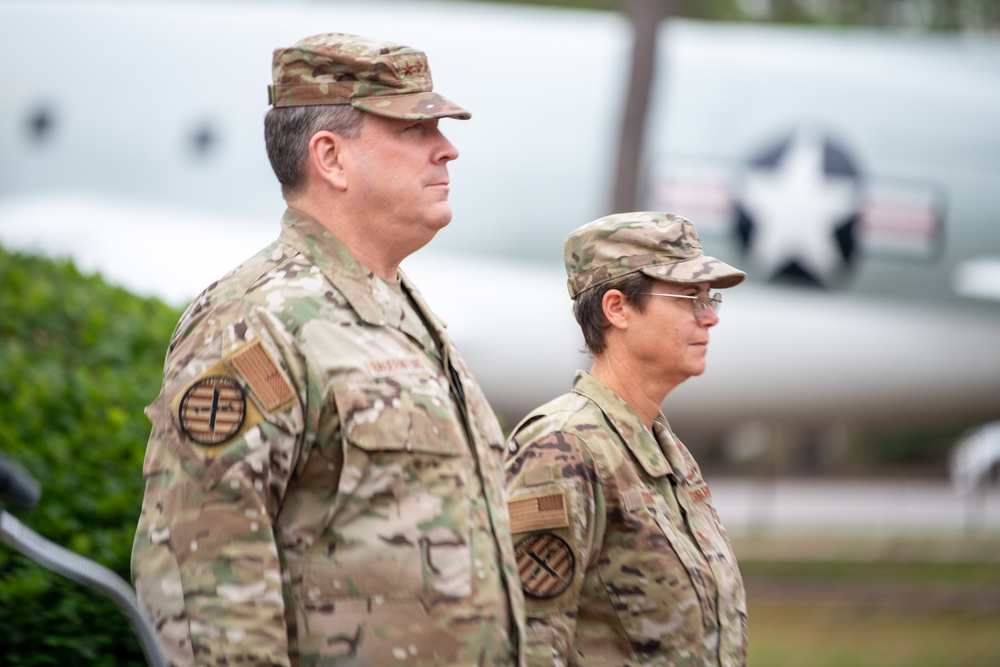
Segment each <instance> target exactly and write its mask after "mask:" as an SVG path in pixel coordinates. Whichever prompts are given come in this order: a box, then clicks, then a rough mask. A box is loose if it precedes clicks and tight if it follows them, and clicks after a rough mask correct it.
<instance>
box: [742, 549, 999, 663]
mask: <svg viewBox="0 0 1000 667" xmlns="http://www.w3.org/2000/svg"><path fill="white" fill-rule="evenodd" d="M734 548H735V549H736V553H737V556H738V557H739V558H740V569H741V570H742V572H743V576H744V579H745V581H746V586H747V599H748V613H749V624H750V649H749V657H748V666H749V667H793V666H794V667H803V666H804V667H955V666H957V665H961V666H962V667H987V666H988V667H996V666H997V665H1000V536H995V535H987V536H969V537H965V538H954V537H950V538H947V539H941V538H937V539H933V538H914V539H899V538H895V539H893V540H885V539H881V540H880V539H871V538H857V537H852V538H847V537H844V536H822V537H817V536H769V537H766V538H760V537H755V538H752V539H751V538H747V537H743V538H739V537H737V538H735V539H734Z"/></svg>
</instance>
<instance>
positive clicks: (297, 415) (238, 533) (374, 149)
mask: <svg viewBox="0 0 1000 667" xmlns="http://www.w3.org/2000/svg"><path fill="white" fill-rule="evenodd" d="M273 75H274V85H273V86H270V87H269V92H270V99H271V103H272V105H273V106H274V108H273V109H271V110H270V111H269V112H268V115H267V118H266V120H265V139H266V143H267V148H268V155H269V157H270V159H271V163H272V166H273V167H274V170H275V173H276V175H277V176H278V180H279V181H280V182H281V185H282V193H283V195H284V197H285V200H286V202H287V204H288V210H287V211H286V212H285V215H284V217H283V219H282V222H281V227H282V228H281V233H280V236H279V237H278V239H277V240H276V241H275V242H274V243H273V244H271V245H270V246H268V247H266V248H264V249H263V250H262V251H261V252H260V253H258V254H257V255H256V256H254V257H252V258H250V259H249V260H247V261H246V262H245V263H244V264H242V265H240V266H239V267H237V268H236V269H234V270H233V271H232V272H230V273H229V274H228V275H226V276H225V277H224V278H222V279H221V280H219V281H218V282H217V283H214V284H213V285H211V286H210V287H209V288H208V289H207V290H206V291H205V292H203V293H202V294H201V295H200V296H199V297H198V298H197V299H196V300H195V302H194V303H193V304H192V305H191V306H190V307H189V308H188V310H187V312H185V314H184V316H183V317H182V319H181V321H180V323H179V324H178V326H177V329H176V331H175V332H174V335H173V338H172V340H171V341H170V347H169V350H168V353H167V358H166V365H165V373H164V381H163V386H162V390H161V392H160V395H159V397H158V398H157V399H156V400H155V401H154V402H153V404H152V405H150V406H149V408H147V415H148V416H149V418H150V420H151V421H152V423H153V430H152V434H151V436H150V439H149V445H148V449H147V454H146V461H145V464H144V470H143V475H144V477H145V479H146V493H145V498H144V500H143V505H142V516H141V518H140V520H139V526H138V532H137V534H136V539H135V545H134V549H133V558H132V570H133V577H134V580H135V585H136V588H137V591H138V595H139V597H140V599H141V600H142V601H143V602H144V604H145V606H146V607H148V608H149V610H150V611H151V613H152V615H153V618H154V621H155V624H156V627H157V630H158V633H159V637H160V639H161V640H162V643H163V645H164V648H165V650H166V652H167V654H168V655H169V657H170V659H171V660H172V661H173V662H175V663H176V664H195V663H196V664H204V665H209V664H211V665H217V664H230V665H233V664H248V665H249V664H254V665H257V664H267V665H299V664H301V665H332V664H349V665H371V666H376V665H389V664H399V665H404V664H405V665H457V664H463V665H473V664H475V665H513V664H518V663H520V662H521V648H520V646H521V642H520V637H521V636H522V633H523V624H524V620H523V613H524V612H523V600H522V596H521V587H520V584H519V581H518V579H517V574H516V566H515V565H514V556H513V549H512V544H511V537H510V527H509V524H508V519H507V515H506V503H505V500H504V495H503V466H502V462H503V447H504V442H503V434H502V432H501V431H500V429H499V425H498V423H497V420H496V417H495V416H494V414H493V411H492V410H491V409H490V406H489V405H488V404H487V402H486V400H485V398H484V396H483V394H482V392H481V390H480V388H479V387H478V385H477V384H476V382H475V380H474V379H473V377H472V375H471V374H470V372H469V369H468V368H467V367H466V365H465V363H464V362H463V361H462V358H461V357H460V356H459V354H458V351H457V350H456V349H455V347H454V345H453V344H452V342H451V340H450V339H449V337H448V334H447V332H446V330H445V328H444V326H443V324H442V323H441V321H440V320H438V319H437V317H435V316H434V314H433V313H432V312H431V311H430V309H429V308H428V307H427V304H426V303H425V302H424V299H423V297H422V296H421V295H420V293H419V292H418V291H417V290H416V288H415V287H414V286H413V285H412V284H411V283H410V282H409V281H408V280H407V278H406V277H405V276H404V275H402V274H401V273H399V272H398V271H397V267H398V265H399V262H400V261H401V260H402V259H403V258H405V257H406V256H407V255H409V254H410V253H412V252H414V251H415V250H417V249H418V248H420V247H422V246H423V245H424V244H426V243H427V242H429V241H430V240H431V238H432V237H433V236H434V234H435V233H436V232H437V231H438V230H439V229H440V228H442V227H444V226H445V225H446V224H448V222H449V221H450V219H451V210H450V208H449V205H448V202H447V198H448V170H447V163H448V162H449V161H450V160H454V159H455V158H457V157H458V153H457V151H456V150H455V148H454V146H452V145H451V143H450V142H448V140H447V139H446V138H445V137H444V135H442V134H441V132H440V131H439V130H438V119H440V118H444V117H451V118H459V119H467V118H469V117H470V116H469V113H468V112H467V111H465V110H464V109H462V108H461V107H459V106H456V105H455V104H453V103H451V102H450V101H448V100H446V99H445V98H443V97H441V96H440V95H438V94H437V93H434V92H432V83H431V75H430V71H429V69H428V66H427V60H426V57H425V55H424V54H423V53H422V52H420V51H417V50H414V49H411V48H409V47H405V46H400V45H397V44H391V43H386V42H377V41H372V40H368V39H365V38H362V37H357V36H353V35H344V34H325V35H317V36H315V37H311V38H307V39H304V40H302V41H300V42H298V43H297V44H295V45H294V46H293V47H291V48H286V49H278V50H276V51H275V53H274V66H273Z"/></svg>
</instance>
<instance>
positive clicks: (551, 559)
mask: <svg viewBox="0 0 1000 667" xmlns="http://www.w3.org/2000/svg"><path fill="white" fill-rule="evenodd" d="M514 556H515V558H516V559H517V570H518V574H519V575H520V577H521V586H522V587H523V588H524V594H525V595H528V596H530V597H533V598H541V599H545V598H554V597H555V596H557V595H559V594H560V593H562V592H563V591H564V590H566V589H567V588H568V587H569V584H570V582H571V581H572V580H573V572H574V570H575V569H576V558H575V557H574V556H573V551H572V549H570V548H569V545H568V544H566V541H565V540H563V539H562V538H561V537H558V536H557V535H553V534H552V533H539V534H537V535H530V536H528V537H526V538H524V539H523V540H521V541H520V542H518V543H517V546H516V547H514Z"/></svg>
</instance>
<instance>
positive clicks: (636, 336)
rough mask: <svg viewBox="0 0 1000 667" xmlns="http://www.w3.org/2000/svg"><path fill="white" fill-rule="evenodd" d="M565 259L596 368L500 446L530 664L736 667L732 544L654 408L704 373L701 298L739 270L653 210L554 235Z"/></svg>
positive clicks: (740, 655) (738, 607)
mask: <svg viewBox="0 0 1000 667" xmlns="http://www.w3.org/2000/svg"><path fill="white" fill-rule="evenodd" d="M565 260H566V271H567V273H568V275H569V282H568V284H569V293H570V296H571V297H572V298H573V299H574V314H575V315H576V317H577V320H578V321H579V322H580V325H581V328H582V329H583V332H584V339H585V341H586V343H587V347H588V349H589V350H590V352H591V353H592V355H593V357H594V363H593V368H592V369H591V372H589V373H588V372H584V371H578V373H577V376H576V379H575V381H574V383H573V389H572V391H571V392H570V393H568V394H565V395H563V396H560V397H558V398H556V399H554V400H552V401H550V402H549V403H547V404H545V405H543V406H541V407H539V408H538V409H536V410H535V411H534V412H532V413H531V414H529V415H528V416H527V417H525V419H524V420H523V421H522V422H521V423H520V424H519V425H518V426H517V428H515V430H514V432H513V433H512V435H511V438H510V439H509V441H508V460H507V464H506V467H507V489H508V493H509V500H508V502H509V508H510V521H511V531H512V532H513V533H514V550H515V554H516V557H517V562H518V567H519V573H520V576H521V581H522V584H523V587H524V593H525V603H526V605H527V617H528V629H527V637H526V639H525V643H526V644H527V648H526V651H527V654H528V658H527V659H528V663H529V664H531V665H615V666H619V665H640V664H641V665H698V666H699V667H702V666H706V665H712V666H726V667H731V666H736V665H742V664H744V663H745V660H746V601H745V593H744V589H743V582H742V579H741V577H740V573H739V570H738V568H737V565H736V560H735V558H734V556H733V551H732V547H731V546H730V544H729V539H728V538H727V536H726V533H725V531H724V530H723V528H722V525H721V524H720V522H719V517H718V515H717V514H716V512H715V509H714V508H713V507H712V503H711V496H710V494H709V491H708V487H707V486H706V485H705V481H704V480H703V479H702V476H701V472H700V471H699V469H698V465H697V464H696V463H695V461H694V459H693V458H692V457H691V454H690V453H689V452H688V450H687V449H686V448H685V447H684V445H683V444H682V443H681V441H680V440H679V439H678V438H677V436H676V435H675V434H674V433H673V431H671V429H670V426H669V425H668V424H667V421H666V419H665V418H664V416H663V414H662V413H661V412H660V405H661V404H662V402H663V399H664V397H665V396H666V394H667V393H668V392H669V391H670V389H671V388H673V387H674V386H676V385H677V384H679V383H680V382H683V381H684V380H685V379H686V378H688V377H690V376H692V375H697V374H699V373H701V372H702V371H703V370H704V367H705V352H706V349H707V344H708V330H709V328H710V327H712V326H714V325H715V324H716V323H718V316H717V315H716V314H715V310H716V308H717V307H718V304H719V300H718V299H717V297H712V296H710V295H709V292H708V289H709V287H731V286H733V285H735V284H737V283H739V282H740V281H742V280H743V278H744V274H743V272H741V271H738V270H737V269H734V268H733V267H731V266H728V265H726V264H724V263H722V262H720V261H718V260H716V259H714V258H712V257H707V256H705V255H704V253H703V252H702V248H701V244H700V242H699V240H698V237H697V235H696V234H695V230H694V227H693V226H692V225H691V223H690V222H688V221H687V220H685V219H683V218H680V217H678V216H674V215H670V214H663V213H627V214H617V215H612V216H608V217H606V218H601V219H600V220H596V221H594V222H593V223H590V224H589V225H585V226H583V227H581V228H580V229H577V230H576V231H574V232H572V233H571V234H570V235H569V236H567V237H566V242H565ZM656 296H662V297H667V298H663V299H659V298H655V297H656ZM692 310H693V313H692Z"/></svg>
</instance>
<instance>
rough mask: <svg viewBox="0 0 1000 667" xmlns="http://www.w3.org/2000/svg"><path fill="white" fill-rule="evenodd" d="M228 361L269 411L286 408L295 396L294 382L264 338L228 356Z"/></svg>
mask: <svg viewBox="0 0 1000 667" xmlns="http://www.w3.org/2000/svg"><path fill="white" fill-rule="evenodd" d="M226 363H227V364H228V365H229V366H230V367H231V368H232V369H233V371H234V372H235V373H237V374H238V375H239V376H240V377H242V378H243V380H244V381H245V382H246V384H247V388H248V389H250V391H252V392H253V394H254V396H256V397H257V400H258V401H260V406H261V407H262V408H263V409H264V410H265V411H266V412H274V411H275V410H278V409H279V408H282V407H285V406H286V405H288V404H289V403H290V402H291V401H292V399H293V398H294V397H295V392H294V391H293V389H292V385H291V384H290V383H289V382H288V380H286V379H285V376H284V375H283V374H282V373H281V370H279V368H278V364H276V363H275V361H274V359H272V358H271V355H270V354H269V353H268V351H267V350H266V349H264V345H263V344H262V343H261V342H260V339H256V340H254V341H253V342H251V343H249V344H247V345H245V346H244V347H242V348H240V349H239V350H237V351H236V352H235V353H233V355H232V356H230V357H228V358H227V359H226Z"/></svg>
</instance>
